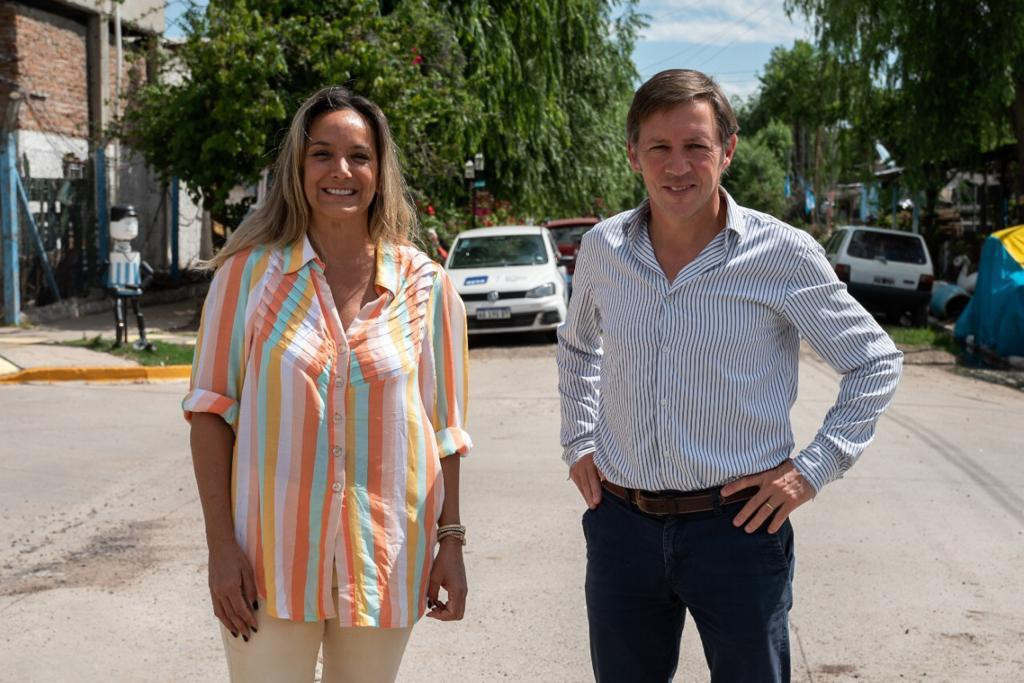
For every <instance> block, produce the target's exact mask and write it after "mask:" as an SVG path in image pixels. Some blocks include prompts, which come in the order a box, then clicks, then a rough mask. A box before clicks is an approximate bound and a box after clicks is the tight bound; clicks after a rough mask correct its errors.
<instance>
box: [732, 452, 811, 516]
mask: <svg viewBox="0 0 1024 683" xmlns="http://www.w3.org/2000/svg"><path fill="white" fill-rule="evenodd" d="M752 486H756V487H757V488H758V491H757V493H755V494H754V497H753V498H751V499H750V500H748V501H747V504H746V505H744V506H743V509H742V510H740V513H739V514H738V515H736V518H735V519H733V520H732V523H733V526H743V524H746V525H747V526H746V528H745V529H744V530H745V531H746V532H747V533H748V534H752V533H754V532H755V531H757V530H758V529H759V528H760V527H761V525H762V524H764V522H765V520H766V519H768V518H769V517H772V516H773V515H774V517H772V523H771V524H769V525H768V533H770V534H774V533H775V532H776V531H778V530H779V527H781V526H782V523H783V522H785V521H786V518H788V517H789V515H790V513H792V512H793V510H796V509H797V508H798V507H800V506H801V505H803V504H804V503H806V502H807V501H809V500H810V499H811V498H814V493H815V491H814V487H813V486H811V485H810V483H809V482H808V481H807V480H806V479H804V475H802V474H800V472H799V471H798V470H797V469H796V465H794V464H793V461H792V460H786V462H784V463H782V464H781V465H779V466H778V467H775V468H772V469H770V470H767V471H765V472H761V473H759V474H752V475H750V476H749V477H743V478H742V479H737V480H736V481H734V482H730V483H728V484H726V485H725V486H723V487H722V497H723V498H724V497H726V496H730V495H732V494H734V493H736V492H737V491H742V490H743V489H746V488H750V487H752Z"/></svg>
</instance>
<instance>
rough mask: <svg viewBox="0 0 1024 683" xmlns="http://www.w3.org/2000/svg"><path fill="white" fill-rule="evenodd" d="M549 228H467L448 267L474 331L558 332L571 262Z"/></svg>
mask: <svg viewBox="0 0 1024 683" xmlns="http://www.w3.org/2000/svg"><path fill="white" fill-rule="evenodd" d="M570 260H571V259H561V258H560V257H559V253H558V247H557V246H556V245H555V240H554V238H553V237H552V236H551V233H550V232H549V231H548V229H547V228H541V227H537V226H532V225H512V226H501V227H494V228H478V229H476V230H466V231H465V232H462V233H460V234H459V236H458V237H456V238H455V243H454V244H452V248H451V250H450V251H449V253H448V259H447V260H446V261H445V268H447V269H448V274H449V276H450V277H451V279H452V282H453V283H454V284H455V288H456V289H457V290H458V292H459V294H460V295H461V296H462V300H463V301H464V302H465V304H466V317H467V319H468V327H469V333H470V334H495V333H500V332H553V331H554V330H555V329H556V328H557V327H558V326H559V325H561V324H562V322H564V321H565V312H566V302H567V301H568V299H569V297H568V288H567V286H566V269H565V262H566V261H570Z"/></svg>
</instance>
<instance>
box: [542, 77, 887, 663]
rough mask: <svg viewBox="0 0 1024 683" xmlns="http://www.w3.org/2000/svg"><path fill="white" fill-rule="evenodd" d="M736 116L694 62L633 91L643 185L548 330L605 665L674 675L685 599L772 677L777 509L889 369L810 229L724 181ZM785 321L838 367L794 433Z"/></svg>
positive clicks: (855, 446)
mask: <svg viewBox="0 0 1024 683" xmlns="http://www.w3.org/2000/svg"><path fill="white" fill-rule="evenodd" d="M737 130H738V126H737V123H736V118H735V115H734V114H733V112H732V109H731V107H730V106H729V102H728V100H727V99H726V98H725V96H724V94H723V93H722V91H721V89H720V88H719V87H718V85H717V84H716V83H715V82H714V81H712V80H711V79H710V78H708V77H707V76H705V75H704V74H702V73H699V72H696V71H689V70H670V71H663V72H661V73H659V74H657V75H656V76H654V77H653V78H651V79H650V80H649V81H647V83H645V84H644V85H643V86H642V87H641V88H640V89H639V90H638V91H637V93H636V95H635V97H634V99H633V104H632V106H631V107H630V111H629V115H628V118H627V131H626V132H627V137H628V146H627V151H628V155H629V162H630V164H631V166H632V167H633V170H634V171H636V172H637V173H639V174H640V175H641V176H642V177H643V181H644V184H645V186H646V188H647V194H648V198H647V200H645V201H644V202H643V203H642V204H641V205H640V206H639V207H638V208H636V209H634V210H631V211H626V212H624V213H621V214H619V215H617V216H614V217H612V218H610V219H608V220H606V221H604V222H602V223H600V224H599V225H597V226H596V227H595V228H594V229H592V230H591V231H590V232H589V233H587V235H586V236H585V237H584V238H583V243H582V245H581V248H580V252H579V255H578V260H577V265H576V275H575V282H574V290H573V298H572V301H571V304H570V308H569V315H568V319H567V320H566V323H565V325H564V326H563V327H562V328H561V329H560V330H559V347H558V367H559V391H560V393H561V397H562V445H563V446H564V448H565V451H564V459H565V461H566V462H567V464H568V465H569V466H570V470H569V471H570V477H571V479H572V480H573V482H575V484H576V486H577V487H578V488H579V490H580V493H581V494H582V495H583V498H584V500H585V501H586V503H587V506H588V508H589V509H588V510H587V511H586V512H585V513H584V516H583V530H584V534H585V536H586V539H587V578H586V598H587V614H588V620H589V625H590V651H591V661H592V663H593V667H594V674H595V677H596V679H597V680H598V681H601V682H605V681H613V682H614V681H667V680H670V679H671V678H672V675H673V674H674V672H675V667H676V662H677V659H678V656H679V642H680V636H681V634H682V628H683V620H684V616H685V613H686V612H687V611H688V612H689V613H690V615H691V616H692V617H693V620H694V622H695V624H696V626H697V629H698V631H699V632H700V636H701V640H702V643H703V646H704V652H705V655H706V658H707V662H708V666H709V667H710V669H711V677H712V680H714V681H728V682H730V683H732V682H735V681H757V682H759V683H760V682H762V681H785V680H788V679H789V626H788V610H789V608H790V605H791V602H792V599H791V587H792V578H793V532H792V528H791V526H790V523H789V521H788V517H789V515H790V514H791V513H792V512H793V510H795V509H796V508H797V507H799V506H800V505H803V504H804V503H806V502H807V501H808V500H810V499H811V498H813V497H814V495H815V494H816V493H817V491H819V490H820V489H821V487H822V486H824V485H825V484H827V483H829V482H830V481H833V480H835V479H838V478H839V477H841V476H842V474H843V472H845V471H846V470H847V469H848V468H849V467H850V466H851V465H852V464H853V463H854V461H856V459H857V457H858V456H859V455H860V453H861V452H862V451H863V450H864V448H865V447H866V446H867V444H868V442H869V441H870V440H871V438H872V436H873V434H874V427H875V423H876V421H877V420H878V417H879V415H880V414H881V412H882V411H883V410H884V409H885V407H886V406H887V405H888V403H889V401H890V399H891V397H892V394H893V392H894V391H895V388H896V384H897V382H898V380H899V375H900V368H901V365H902V354H900V352H899V351H898V350H897V349H896V348H895V346H894V345H893V343H892V341H891V340H890V339H889V337H888V336H887V335H886V334H885V333H884V332H883V331H882V329H881V328H880V327H879V326H878V324H877V323H876V322H875V321H874V320H873V319H872V317H871V316H870V315H868V314H867V313H866V312H865V311H864V309H863V308H862V307H861V306H860V305H858V304H857V303H856V302H855V301H854V300H853V299H852V298H850V296H849V295H848V294H847V292H846V288H845V286H844V285H843V284H842V283H840V282H839V280H838V279H837V278H836V276H835V274H834V273H833V272H832V269H831V267H830V266H829V263H828V261H827V260H826V259H825V255H824V252H823V251H822V249H821V247H819V246H818V244H817V243H816V242H815V241H814V239H813V238H811V236H810V235H808V234H807V233H805V232H803V231H801V230H797V229H794V228H792V227H790V226H788V225H786V224H784V223H782V222H780V221H778V220H776V219H775V218H773V217H771V216H768V215H765V214H762V213H757V212H755V211H752V210H750V209H746V208H743V207H740V206H738V205H737V204H736V203H735V202H734V201H733V199H732V198H731V197H730V196H729V194H728V193H727V192H726V191H725V190H724V189H723V188H722V187H721V185H720V181H721V178H722V174H723V173H724V172H725V170H726V169H727V168H728V166H729V163H730V161H731V160H732V157H733V153H734V152H735V150H736V132H737ZM801 337H802V338H804V339H806V340H807V341H808V342H809V343H810V344H811V346H812V347H813V348H814V349H815V350H816V351H817V353H818V354H819V355H821V356H822V357H823V358H824V359H825V360H826V361H827V362H828V363H829V364H830V365H831V366H832V367H834V368H835V369H836V370H837V371H839V372H840V373H841V374H842V375H843V378H842V382H841V384H840V390H839V397H838V399H837V401H836V403H835V405H834V406H833V407H832V409H831V410H830V411H829V413H828V415H827V416H826V418H825V421H824V424H823V425H822V427H821V429H820V431H819V432H818V434H817V436H816V437H815V439H814V441H813V442H811V443H810V444H809V445H807V446H806V447H805V448H803V449H802V450H799V451H797V452H795V453H793V452H792V451H793V446H794V443H793V435H792V431H791V428H790V422H789V409H790V407H791V406H792V404H793V401H794V400H795V398H796V388H797V366H798V360H799V344H800V338H801Z"/></svg>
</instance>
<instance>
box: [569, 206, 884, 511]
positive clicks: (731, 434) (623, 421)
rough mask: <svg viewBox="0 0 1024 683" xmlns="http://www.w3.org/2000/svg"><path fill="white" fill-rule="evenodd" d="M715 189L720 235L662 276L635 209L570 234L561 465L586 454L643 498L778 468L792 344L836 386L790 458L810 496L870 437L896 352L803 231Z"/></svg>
mask: <svg viewBox="0 0 1024 683" xmlns="http://www.w3.org/2000/svg"><path fill="white" fill-rule="evenodd" d="M722 195H723V198H724V201H725V203H726V207H727V219H726V226H725V229H724V230H722V231H720V232H719V233H718V234H717V235H716V236H715V237H714V238H713V239H712V240H711V242H710V243H708V245H707V246H706V247H704V249H703V251H701V252H700V254H699V255H698V256H697V258H696V259H694V260H693V261H692V262H690V263H689V264H688V265H687V266H686V267H685V268H683V269H682V270H681V271H680V272H679V273H678V275H676V277H675V279H674V280H673V281H672V282H669V281H668V279H667V278H666V277H665V274H664V272H663V271H662V270H661V266H659V265H658V260H657V258H656V256H655V254H654V247H653V246H652V245H651V240H650V237H649V235H648V232H647V222H648V220H649V216H650V209H649V204H648V203H647V202H646V201H645V202H644V203H643V204H642V205H641V206H640V207H639V208H637V209H634V210H631V211H626V212H624V213H621V214H619V215H617V216H613V217H612V218H609V219H608V220H606V221H604V222H602V223H600V224H598V225H597V226H595V227H594V229H593V230H591V231H590V232H588V233H587V234H586V235H585V236H584V237H583V243H582V245H581V247H580V251H579V255H578V257H577V265H576V274H575V276H574V279H573V296H572V300H571V301H570V306H569V314H568V317H567V318H566V322H565V324H564V325H563V326H562V327H561V328H559V345H558V369H559V391H560V392H561V396H562V445H563V446H564V447H565V451H564V456H563V457H564V459H565V461H566V462H567V463H568V464H570V465H571V464H573V463H574V462H576V460H578V459H579V458H580V457H581V456H583V455H585V454H587V453H591V452H593V453H594V463H595V464H596V465H597V467H598V469H599V470H600V471H601V473H602V474H604V475H605V476H606V477H607V478H608V479H609V480H610V481H612V482H613V483H616V484H619V485H622V486H627V487H630V488H638V489H646V490H651V491H659V490H668V489H673V490H680V491H692V490H698V489H704V488H711V487H715V486H721V485H723V484H725V483H727V482H729V481H732V480H735V479H738V478H740V477H742V476H745V475H748V474H754V473H757V472H761V471H764V470H767V469H771V468H772V467H775V466H777V465H779V464H780V463H782V462H783V461H785V459H786V458H789V457H790V455H791V453H792V451H793V447H794V440H793V431H792V429H791V427H790V420H789V410H790V408H791V407H792V406H793V402H794V401H795V400H796V390H797V370H798V365H799V350H800V338H801V337H802V338H804V339H806V340H807V341H808V342H809V343H810V345H811V346H812V347H813V348H814V350H815V351H817V353H818V354H819V355H820V356H821V357H822V358H824V359H825V360H826V361H827V362H828V363H829V364H830V365H831V366H832V367H833V368H834V369H835V370H836V371H837V372H839V373H841V374H842V376H843V378H842V381H841V382H840V385H839V396H838V398H837V400H836V403H835V405H833V406H832V409H831V410H829V411H828V415H826V416H825V421H824V424H823V425H822V426H821V429H820V430H819V431H818V433H817V435H816V436H815V438H814V440H813V441H812V442H811V443H810V444H808V445H807V446H806V447H804V448H803V449H801V450H799V451H798V452H796V453H795V454H794V455H792V458H793V464H794V465H795V466H796V468H797V470H799V471H800V473H801V474H803V475H804V477H805V478H806V479H807V480H808V481H809V482H810V483H811V485H812V486H813V487H814V488H815V489H816V490H818V489H820V488H821V487H822V486H824V485H825V484H827V483H828V482H830V481H832V480H834V479H838V478H839V477H841V476H842V475H843V473H844V472H845V471H846V470H847V469H848V468H849V467H850V466H851V465H853V463H854V462H855V461H856V460H857V458H858V457H859V456H860V454H861V452H862V451H863V450H864V449H865V448H866V447H867V445H868V443H869V442H870V441H871V438H872V436H873V435H874V432H875V423H876V422H877V421H878V417H879V415H881V413H882V411H883V410H884V409H885V407H886V406H887V405H888V404H889V401H890V400H891V399H892V396H893V393H894V392H895V390H896V384H897V383H898V382H899V378H900V368H901V367H902V360H903V355H902V354H901V353H900V352H899V351H898V350H897V349H896V347H895V346H894V345H893V343H892V340H891V339H890V338H889V336H888V335H887V334H886V333H885V332H884V331H883V330H882V328H880V327H879V326H878V323H876V322H875V320H874V318H872V317H871V315H870V314H868V313H867V312H866V311H865V310H864V309H863V308H862V307H861V305H860V304H858V303H857V302H856V301H854V300H853V298H851V297H850V295H849V293H848V292H847V291H846V286H845V285H844V284H842V283H841V282H840V281H839V280H838V279H837V278H836V275H835V273H834V272H833V271H832V268H831V266H830V265H829V262H828V260H827V259H826V258H825V253H824V250H823V249H822V248H821V247H820V246H819V245H818V244H817V242H815V241H814V239H813V238H812V237H811V236H810V235H809V234H807V233H806V232H804V231H802V230H797V229H795V228H792V227H790V226H788V225H786V224H785V223H782V222H781V221H779V220H777V219H775V218H773V217H771V216H768V215H766V214H763V213H758V212H756V211H752V210H750V209H746V208H743V207H741V206H739V205H737V204H736V202H735V201H733V199H732V197H730V196H729V195H728V193H726V192H725V191H724V190H723V191H722Z"/></svg>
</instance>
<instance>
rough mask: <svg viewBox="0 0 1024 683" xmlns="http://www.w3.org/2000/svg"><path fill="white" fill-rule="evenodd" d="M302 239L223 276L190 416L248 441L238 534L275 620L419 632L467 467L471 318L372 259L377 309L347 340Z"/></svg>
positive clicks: (238, 470)
mask: <svg viewBox="0 0 1024 683" xmlns="http://www.w3.org/2000/svg"><path fill="white" fill-rule="evenodd" d="M323 268H324V267H323V262H322V261H321V260H320V259H319V258H318V257H317V255H316V253H315V252H314V251H313V248H312V246H311V245H310V243H309V241H308V239H306V238H303V240H302V241H301V242H296V243H294V244H292V245H289V246H288V247H285V248H281V249H275V248H271V247H256V248H253V249H249V250H246V251H243V252H240V253H238V254H236V255H234V256H232V257H231V258H229V259H228V260H227V261H226V262H225V263H224V264H223V265H222V266H221V267H220V268H219V269H218V271H217V273H216V275H215V276H214V278H213V282H212V283H211V285H210V291H209V294H208V295H207V298H206V303H205V305H204V307H203V315H202V323H201V326H200V329H199V337H198V340H197V343H196V353H195V359H194V361H193V366H192V383H191V387H190V391H189V392H188V394H187V395H186V397H185V399H184V401H183V402H182V408H183V409H184V411H185V417H186V419H190V418H191V416H192V413H197V412H208V413H215V414H218V415H220V416H222V417H223V418H224V420H225V421H226V422H227V423H228V424H229V425H231V426H232V428H233V429H234V431H235V445H234V452H233V456H232V478H231V494H232V508H233V509H232V512H233V517H234V523H235V536H236V538H237V539H238V542H239V544H240V545H241V547H242V548H243V550H244V551H245V553H246V555H247V556H248V557H249V560H250V561H251V562H252V566H253V569H254V571H255V574H256V584H257V587H258V590H259V594H260V596H261V597H262V598H263V599H264V600H265V601H266V603H267V610H268V613H269V614H270V615H271V616H274V617H278V618H281V619H290V620H294V621H317V620H320V619H325V618H329V617H333V616H335V608H334V602H333V600H332V596H331V584H332V575H333V573H334V571H335V570H336V571H337V579H338V604H339V611H340V614H338V615H337V616H338V617H339V619H340V622H341V625H342V626H378V627H384V628H398V627H405V626H410V625H412V624H413V623H415V622H416V620H417V619H419V617H420V616H422V615H423V612H424V608H425V602H426V590H427V581H428V577H429V573H430V565H431V561H432V559H433V549H434V543H435V532H436V525H437V520H438V517H439V516H440V514H441V503H442V501H443V499H444V486H443V479H442V477H441V467H440V459H441V458H443V457H446V456H449V455H455V454H458V455H466V454H467V453H468V452H469V449H470V448H471V447H472V442H471V440H470V438H469V435H468V434H467V433H466V431H465V430H464V426H465V420H466V394H467V390H468V384H469V380H468V374H467V370H468V355H467V345H466V313H465V308H464V307H463V305H462V300H461V299H460V298H459V295H458V293H457V292H456V291H455V288H454V287H453V286H452V284H451V282H450V281H449V279H448V276H447V274H446V273H445V272H444V270H443V269H442V268H441V267H440V266H438V265H437V264H435V263H434V262H433V261H431V260H430V259H429V258H428V257H427V256H426V255H424V254H423V253H421V252H419V251H418V250H416V249H415V248H413V247H409V246H395V245H387V244H381V245H378V248H377V273H376V288H377V293H378V294H379V297H378V298H377V299H376V300H375V301H372V302H370V303H368V304H366V306H364V307H363V309H362V310H361V311H360V312H359V315H358V316H357V317H356V319H355V320H354V321H353V322H352V324H351V325H350V326H349V329H348V331H347V332H346V331H345V330H344V329H343V328H342V325H341V320H340V318H339V316H338V312H337V309H336V308H335V305H334V299H333V297H332V296H331V291H330V288H329V286H328V285H327V281H326V279H325V278H324V274H323Z"/></svg>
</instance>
